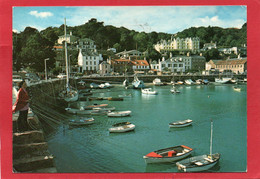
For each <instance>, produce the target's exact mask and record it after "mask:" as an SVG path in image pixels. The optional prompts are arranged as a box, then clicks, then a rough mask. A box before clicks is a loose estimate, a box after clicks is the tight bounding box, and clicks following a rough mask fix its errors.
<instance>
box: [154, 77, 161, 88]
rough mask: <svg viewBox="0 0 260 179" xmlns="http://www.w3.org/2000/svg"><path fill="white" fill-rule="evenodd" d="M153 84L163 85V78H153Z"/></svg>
mask: <svg viewBox="0 0 260 179" xmlns="http://www.w3.org/2000/svg"><path fill="white" fill-rule="evenodd" d="M153 84H154V85H155V86H161V85H163V83H162V82H161V79H160V78H155V79H154V80H153Z"/></svg>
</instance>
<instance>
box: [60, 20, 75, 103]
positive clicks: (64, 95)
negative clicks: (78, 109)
mask: <svg viewBox="0 0 260 179" xmlns="http://www.w3.org/2000/svg"><path fill="white" fill-rule="evenodd" d="M64 32H65V39H67V32H66V19H65V23H64ZM65 62H66V86H65V90H63V91H62V92H61V93H60V94H59V97H60V98H61V99H63V100H64V101H66V102H74V101H77V100H78V98H79V94H78V90H77V89H75V88H73V87H71V86H70V84H69V65H68V53H67V41H66V40H65Z"/></svg>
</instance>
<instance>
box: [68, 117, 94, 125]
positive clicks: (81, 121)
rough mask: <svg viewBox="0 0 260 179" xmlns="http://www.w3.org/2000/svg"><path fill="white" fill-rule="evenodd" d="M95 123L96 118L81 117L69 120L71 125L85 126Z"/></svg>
mask: <svg viewBox="0 0 260 179" xmlns="http://www.w3.org/2000/svg"><path fill="white" fill-rule="evenodd" d="M93 123H94V118H80V119H79V120H76V119H72V120H69V125H70V126H85V125H89V124H93Z"/></svg>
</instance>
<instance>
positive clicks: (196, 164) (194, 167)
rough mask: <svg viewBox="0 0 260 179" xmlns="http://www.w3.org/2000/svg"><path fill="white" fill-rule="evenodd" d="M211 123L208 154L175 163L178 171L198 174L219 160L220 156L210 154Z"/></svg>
mask: <svg viewBox="0 0 260 179" xmlns="http://www.w3.org/2000/svg"><path fill="white" fill-rule="evenodd" d="M212 134H213V122H212V121H211V137H210V154H209V155H200V156H195V157H191V158H188V159H185V160H181V161H179V162H177V163H176V165H177V167H178V170H181V171H184V172H200V171H205V170H209V169H210V168H212V167H213V166H215V165H216V164H217V163H218V161H219V160H220V154H218V153H216V154H212Z"/></svg>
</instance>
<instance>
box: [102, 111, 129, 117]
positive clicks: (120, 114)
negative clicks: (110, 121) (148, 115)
mask: <svg viewBox="0 0 260 179" xmlns="http://www.w3.org/2000/svg"><path fill="white" fill-rule="evenodd" d="M130 114H131V111H121V112H111V113H107V116H108V117H124V116H130Z"/></svg>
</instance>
